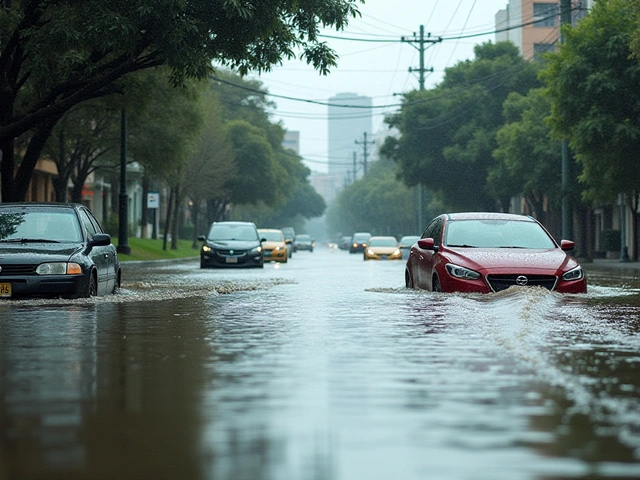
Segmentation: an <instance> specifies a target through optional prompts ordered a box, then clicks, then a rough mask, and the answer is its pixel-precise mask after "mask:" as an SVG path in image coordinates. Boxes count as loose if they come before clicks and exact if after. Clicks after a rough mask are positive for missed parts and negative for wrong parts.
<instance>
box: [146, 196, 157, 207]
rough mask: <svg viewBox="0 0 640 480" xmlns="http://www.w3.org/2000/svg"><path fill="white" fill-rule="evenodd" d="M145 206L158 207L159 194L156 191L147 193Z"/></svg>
mask: <svg viewBox="0 0 640 480" xmlns="http://www.w3.org/2000/svg"><path fill="white" fill-rule="evenodd" d="M147 208H160V194H159V193H157V192H149V193H147Z"/></svg>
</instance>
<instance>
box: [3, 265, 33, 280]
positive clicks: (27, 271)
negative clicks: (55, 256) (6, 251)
mask: <svg viewBox="0 0 640 480" xmlns="http://www.w3.org/2000/svg"><path fill="white" fill-rule="evenodd" d="M36 267H37V265H29V264H26V265H0V268H2V270H0V277H4V276H9V275H35V273H36Z"/></svg>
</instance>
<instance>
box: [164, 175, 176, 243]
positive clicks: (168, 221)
mask: <svg viewBox="0 0 640 480" xmlns="http://www.w3.org/2000/svg"><path fill="white" fill-rule="evenodd" d="M173 203H174V201H173V187H171V188H170V189H169V201H168V202H167V217H166V218H165V222H164V238H163V240H162V250H165V251H166V250H167V239H168V237H169V229H170V227H171V213H172V210H173Z"/></svg>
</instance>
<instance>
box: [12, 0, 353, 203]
mask: <svg viewBox="0 0 640 480" xmlns="http://www.w3.org/2000/svg"><path fill="white" fill-rule="evenodd" d="M358 3H362V0H334V1H331V2H326V1H319V0H300V1H296V2H291V1H289V0H273V1H269V2H265V1H262V0H243V1H240V0H229V1H224V2H213V1H211V0H192V1H189V2H184V1H182V0H163V1H157V0H83V1H82V2H77V1H70V0H47V1H43V0H22V1H11V2H9V1H2V2H0V7H1V8H0V150H1V151H2V164H1V166H0V174H1V175H2V197H3V200H16V199H20V198H21V197H23V196H24V193H25V192H26V189H27V187H28V184H29V181H30V179H31V174H32V172H33V168H34V167H35V164H36V162H37V160H38V159H39V157H40V154H41V153H42V149H43V147H44V143H45V142H46V140H47V138H48V137H49V136H50V134H51V131H52V129H53V127H54V125H55V124H56V122H57V121H58V120H59V119H60V118H61V117H62V115H63V114H64V113H65V112H66V111H68V110H69V109H70V108H72V107H73V106H75V105H77V104H79V103H81V102H84V101H86V100H89V99H93V98H98V97H102V96H105V95H109V94H112V93H114V92H122V91H123V89H124V84H123V79H124V78H125V77H126V76H127V75H129V74H131V73H133V72H136V71H140V70H145V69H149V68H153V67H157V66H160V65H166V66H168V67H169V71H170V76H171V79H172V81H173V82H174V83H175V84H179V83H181V82H182V81H183V80H184V79H186V78H192V77H197V78H203V77H206V76H208V75H210V74H211V73H212V65H220V66H227V67H230V68H234V69H237V71H239V72H240V73H241V74H246V73H247V72H249V71H252V70H255V71H264V70H269V68H270V67H271V66H272V65H274V64H277V63H280V62H282V61H283V60H285V59H290V58H293V57H295V56H296V54H298V53H299V55H300V57H301V58H302V59H303V60H304V61H306V62H307V63H309V64H311V65H313V67H314V68H316V69H317V70H319V71H320V72H321V73H327V72H328V71H329V69H330V68H331V67H333V66H335V65H336V62H337V55H336V54H335V52H334V51H332V50H331V49H330V48H329V47H328V46H327V44H326V43H324V42H322V41H321V40H320V38H319V32H320V29H321V28H322V27H335V28H336V29H338V30H340V29H342V28H344V26H345V25H346V24H347V22H348V20H349V18H350V17H354V16H356V15H358V10H357V4H358ZM21 135H28V137H29V144H28V147H27V149H26V150H25V154H24V156H23V158H22V161H21V162H16V159H15V157H14V155H15V152H14V142H15V139H16V138H18V137H20V136H21ZM17 163H19V164H20V165H19V170H18V171H17V173H16V164H17Z"/></svg>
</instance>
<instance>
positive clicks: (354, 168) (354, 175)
mask: <svg viewBox="0 0 640 480" xmlns="http://www.w3.org/2000/svg"><path fill="white" fill-rule="evenodd" d="M356 170H357V167H356V152H353V181H354V182H355V181H356Z"/></svg>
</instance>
